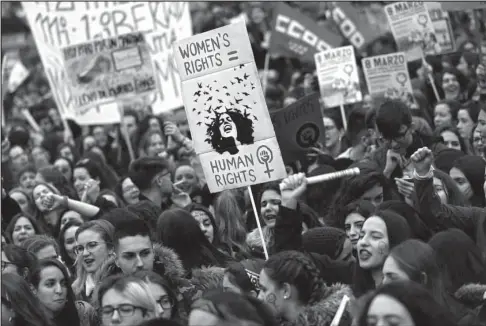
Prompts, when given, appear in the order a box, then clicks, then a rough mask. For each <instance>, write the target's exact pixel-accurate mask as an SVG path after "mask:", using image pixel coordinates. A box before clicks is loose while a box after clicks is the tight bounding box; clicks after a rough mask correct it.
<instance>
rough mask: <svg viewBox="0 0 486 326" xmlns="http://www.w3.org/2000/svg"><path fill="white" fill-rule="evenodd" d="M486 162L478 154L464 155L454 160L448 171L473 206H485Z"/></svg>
mask: <svg viewBox="0 0 486 326" xmlns="http://www.w3.org/2000/svg"><path fill="white" fill-rule="evenodd" d="M485 168H486V162H485V161H484V160H483V159H482V158H481V157H479V156H474V155H466V156H463V157H461V158H459V159H457V160H456V161H454V164H453V167H452V169H451V170H450V172H449V175H450V176H451V178H452V180H454V182H455V183H456V185H457V187H458V188H459V189H460V190H461V192H462V194H463V195H464V197H466V199H467V200H468V202H469V203H470V204H471V205H472V206H475V207H485V205H486V203H485V197H484V189H483V183H484V169H485Z"/></svg>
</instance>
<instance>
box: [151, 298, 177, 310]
mask: <svg viewBox="0 0 486 326" xmlns="http://www.w3.org/2000/svg"><path fill="white" fill-rule="evenodd" d="M155 302H157V303H158V304H159V306H161V307H162V308H164V309H171V308H172V306H173V303H172V300H171V298H170V297H169V296H168V295H163V296H161V297H160V298H159V299H157V300H155Z"/></svg>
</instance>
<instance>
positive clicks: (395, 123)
mask: <svg viewBox="0 0 486 326" xmlns="http://www.w3.org/2000/svg"><path fill="white" fill-rule="evenodd" d="M211 6H213V7H211ZM235 7H238V6H237V5H227V6H225V5H224V4H222V5H219V4H214V5H210V6H203V8H202V9H201V8H200V10H199V11H193V12H192V15H193V24H195V26H194V28H195V30H196V32H202V31H205V30H210V29H212V28H216V27H218V26H221V24H226V23H228V22H229V19H230V18H231V17H232V16H234V15H237V14H240V13H241V12H238V11H237V10H236V9H235ZM228 8H229V9H228ZM249 10H250V11H249V12H248V17H249V18H250V19H249V21H248V30H249V34H250V35H251V37H250V39H251V41H252V45H253V46H252V48H253V50H254V51H255V59H256V61H257V65H258V66H259V68H263V66H262V65H263V60H262V58H264V57H265V46H262V43H265V38H264V36H263V35H264V34H265V32H267V28H268V26H266V25H265V20H264V19H263V18H262V15H261V14H262V12H263V10H262V8H261V7H258V6H256V5H255V4H251V6H250V7H249ZM263 17H264V15H263ZM315 19H318V20H320V22H321V23H322V22H324V23H325V21H326V15H324V14H323V15H321V16H319V17H315ZM264 25H265V27H262V26H264ZM465 35H467V33H466V34H465ZM377 42H378V43H376V44H375V45H374V46H370V47H369V49H368V50H369V53H368V54H367V55H376V54H382V53H387V52H395V51H396V48H395V49H394V48H393V45H392V43H393V41H391V42H389V41H387V40H386V39H385V38H384V39H381V40H379V41H377ZM388 47H390V49H388ZM480 58H481V56H480V46H479V45H478V43H477V40H475V39H474V38H469V39H467V38H466V39H465V40H464V42H463V43H461V44H460V45H459V46H458V51H457V52H454V53H452V54H448V55H440V56H434V57H427V58H426V62H424V63H419V64H415V63H413V64H409V68H410V75H411V77H412V78H413V80H412V85H413V89H414V98H415V101H414V103H416V104H413V105H411V106H410V104H409V103H404V102H402V101H401V100H399V99H386V100H384V101H381V102H377V101H375V100H374V99H373V98H372V97H371V96H370V95H366V96H364V100H363V102H359V103H357V104H355V105H352V106H349V107H348V106H347V107H346V110H347V117H346V119H347V124H346V125H347V128H346V129H345V128H344V125H345V124H344V123H343V120H342V117H341V115H340V112H339V110H338V109H336V108H323V110H322V112H323V124H324V127H325V131H326V134H325V142H324V143H322V144H316V146H315V147H313V148H312V149H311V150H310V151H309V152H307V153H306V154H303V156H302V159H301V160H299V161H298V162H287V172H288V176H287V177H286V178H285V179H283V180H280V181H279V182H272V183H266V184H259V185H255V186H252V189H253V190H252V193H253V194H254V195H255V198H254V199H255V202H256V206H257V210H256V211H254V210H253V208H252V204H251V199H250V195H249V193H248V189H247V188H241V189H233V190H224V191H222V192H220V193H210V191H209V189H208V187H207V185H206V182H205V175H204V173H203V170H202V167H201V163H200V161H199V159H198V156H197V155H196V154H195V151H194V148H193V145H192V141H191V139H192V138H194V137H198V136H199V135H194V134H191V133H190V130H189V129H188V127H187V122H184V121H183V120H179V121H175V120H174V119H172V118H171V117H170V116H168V115H167V116H166V115H164V116H156V115H153V114H151V113H150V108H149V107H147V108H142V109H140V110H135V109H133V110H125V112H124V116H123V121H122V123H121V126H120V124H115V125H92V126H90V127H80V126H78V125H77V124H76V123H74V122H73V121H69V123H68V125H69V128H70V130H69V132H66V131H67V130H65V129H64V126H65V125H64V124H63V123H62V119H61V117H60V116H59V113H58V111H57V110H56V109H53V108H55V104H54V103H53V102H48V101H44V102H42V104H41V105H38V106H36V114H35V117H34V118H35V119H36V121H37V123H38V125H39V127H40V130H41V132H38V131H36V130H34V129H33V128H32V126H31V125H30V124H29V123H28V122H26V121H24V120H22V119H19V118H12V119H9V120H8V121H7V122H6V127H5V128H2V155H1V159H2V204H1V224H2V247H1V249H2V258H1V271H2V277H1V295H2V299H1V305H2V313H1V325H2V326H3V325H7V326H8V325H12V326H66V325H69V326H112V325H120V326H165V325H171V326H187V325H189V326H229V325H233V326H238V325H239V326H272V325H275V326H277V325H280V326H283V325H285V326H287V325H288V326H290V325H295V326H321V325H328V326H329V325H331V323H332V321H333V319H334V318H335V317H336V315H339V313H338V310H339V307H340V305H341V303H342V302H343V299H344V300H346V298H348V299H349V302H348V303H347V305H346V306H345V310H344V312H343V314H342V316H341V318H340V320H339V321H338V323H336V324H333V325H340V326H348V325H349V326H351V325H356V326H375V325H388V326H449V325H450V326H484V325H486V305H485V302H486V208H485V207H486V195H485V192H486V154H485V149H486V147H485V145H486V82H485V81H486V71H485V67H484V66H483V64H482V63H481V60H480ZM272 61H273V64H271V65H270V70H269V71H268V73H266V74H262V76H263V77H262V78H265V83H266V85H267V86H266V89H265V98H266V101H267V106H268V108H269V110H274V109H279V108H282V107H284V106H286V105H288V104H290V103H293V102H295V101H297V100H298V99H299V98H301V97H303V96H305V95H306V94H309V93H312V92H315V91H318V85H317V78H316V73H315V71H314V70H315V69H314V68H311V67H310V66H308V65H306V64H300V63H298V60H294V59H292V60H290V59H287V58H279V59H272ZM357 61H358V62H359V61H360V60H357ZM296 62H297V65H295V63H296ZM290 67H291V68H290ZM274 68H275V69H274ZM313 69H314V70H313ZM430 74H431V75H432V79H430V78H428V77H427V75H430ZM431 80H432V81H433V82H434V83H435V84H436V86H437V88H438V91H439V92H438V93H439V97H440V98H439V99H437V98H436V97H435V95H434V92H433V89H432V85H431ZM361 82H362V84H364V79H363V78H362V79H361ZM363 89H366V87H364V88H363ZM10 104H11V103H10ZM5 109H7V110H9V109H11V108H8V107H6V108H5ZM122 127H123V128H122ZM122 131H123V132H122ZM124 131H126V135H127V137H123V136H122V135H123V134H124ZM132 149H133V155H134V156H135V157H134V158H133V159H132V157H131V155H132V154H131V153H130V152H132ZM353 167H358V168H359V169H360V174H359V175H357V176H353V177H346V178H343V179H339V180H333V181H328V182H324V183H318V184H312V185H310V184H308V183H307V179H306V177H309V176H316V175H321V174H325V173H330V172H336V171H342V170H345V169H348V168H353ZM257 219H259V221H260V222H261V226H262V232H259V229H258V227H257ZM261 234H263V238H262V237H261ZM265 248H266V249H267V251H268V254H269V257H268V258H267V257H266V255H265V250H264V249H265Z"/></svg>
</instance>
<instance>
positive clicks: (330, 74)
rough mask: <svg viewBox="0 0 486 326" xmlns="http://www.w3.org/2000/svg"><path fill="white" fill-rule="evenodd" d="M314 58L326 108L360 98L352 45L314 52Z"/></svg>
mask: <svg viewBox="0 0 486 326" xmlns="http://www.w3.org/2000/svg"><path fill="white" fill-rule="evenodd" d="M314 58H315V61H316V70H317V78H318V81H319V89H320V92H321V97H322V100H323V102H324V106H325V107H326V108H332V107H335V106H339V105H344V104H352V103H356V102H360V101H361V100H362V97H363V96H362V94H361V87H360V85H359V75H358V68H357V67H356V59H355V56H354V47H353V46H352V45H348V46H343V47H340V48H336V49H329V50H326V51H322V52H319V53H316V54H315V55H314Z"/></svg>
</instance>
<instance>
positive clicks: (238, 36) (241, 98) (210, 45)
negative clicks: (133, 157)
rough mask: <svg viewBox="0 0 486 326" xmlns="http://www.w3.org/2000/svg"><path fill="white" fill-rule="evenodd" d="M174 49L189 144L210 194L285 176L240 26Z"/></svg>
mask: <svg viewBox="0 0 486 326" xmlns="http://www.w3.org/2000/svg"><path fill="white" fill-rule="evenodd" d="M174 52H175V53H174V55H175V59H176V62H177V66H178V68H179V75H180V76H181V80H182V93H183V100H184V106H185V109H186V114H187V119H188V122H189V127H190V129H191V133H192V134H193V135H194V137H193V141H194V148H195V151H196V153H197V154H199V155H200V159H201V163H202V165H203V169H204V173H205V175H206V180H207V182H208V186H209V189H210V190H211V192H217V191H222V190H224V189H231V188H238V187H243V186H248V185H252V184H257V183H262V182H268V181H273V180H278V179H282V178H284V177H285V176H286V174H285V167H284V165H283V160H282V156H281V154H280V149H279V146H278V143H277V140H276V138H275V132H274V130H273V126H272V122H271V119H270V115H269V113H268V109H267V107H266V104H265V98H264V95H263V91H262V88H261V85H260V80H259V77H258V71H257V68H256V65H255V62H254V58H253V53H252V50H251V46H250V41H249V38H248V34H247V31H246V26H245V24H244V23H243V22H238V23H236V24H232V25H228V26H225V27H221V28H218V29H215V30H212V31H209V32H206V33H202V34H199V35H196V36H193V37H191V38H188V39H185V40H182V41H180V42H179V43H177V44H176V45H175V47H174Z"/></svg>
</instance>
